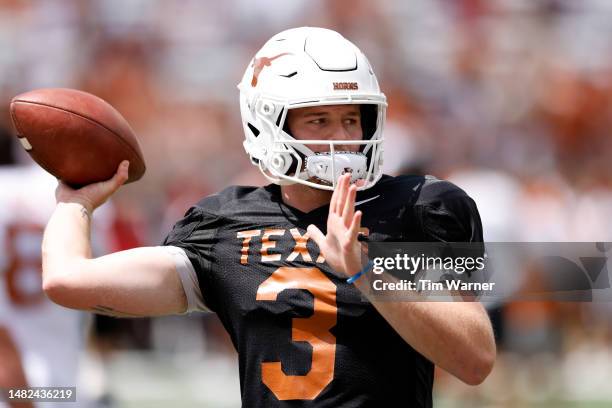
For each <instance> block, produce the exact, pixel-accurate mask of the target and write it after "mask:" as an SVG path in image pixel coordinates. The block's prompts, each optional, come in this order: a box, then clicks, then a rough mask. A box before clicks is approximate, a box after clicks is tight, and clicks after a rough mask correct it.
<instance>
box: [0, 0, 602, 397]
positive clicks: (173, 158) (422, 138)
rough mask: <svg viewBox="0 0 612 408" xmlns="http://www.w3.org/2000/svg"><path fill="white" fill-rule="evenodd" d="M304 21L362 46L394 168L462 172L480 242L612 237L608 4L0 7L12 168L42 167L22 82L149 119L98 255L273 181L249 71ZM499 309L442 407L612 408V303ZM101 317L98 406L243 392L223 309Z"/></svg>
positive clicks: (93, 373)
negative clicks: (198, 206)
mask: <svg viewBox="0 0 612 408" xmlns="http://www.w3.org/2000/svg"><path fill="white" fill-rule="evenodd" d="M302 25H312V26H320V27H326V28H331V29H335V30H337V31H339V32H341V33H342V34H343V35H344V36H346V37H347V38H349V39H350V40H351V41H353V42H354V43H355V44H357V45H358V46H359V47H360V48H361V49H362V50H363V51H364V52H365V53H366V55H368V57H369V59H370V61H371V63H372V65H373V67H374V70H375V72H376V73H377V75H378V79H379V82H380V84H381V87H382V89H383V91H384V92H385V93H386V95H387V97H388V99H389V109H388V118H387V127H386V130H385V139H386V141H385V145H386V146H385V154H386V156H385V171H386V173H388V174H400V173H415V174H424V173H427V174H433V175H435V176H437V177H440V178H448V179H450V180H452V181H454V182H455V183H456V184H458V185H459V186H460V187H462V188H463V189H464V190H466V191H467V192H468V194H470V195H471V196H472V197H473V198H474V199H475V200H476V202H477V204H478V206H479V209H480V212H481V216H482V219H483V225H484V228H485V240H487V241H598V240H599V241H612V216H611V215H612V163H611V158H612V138H611V137H610V135H609V132H610V129H611V128H612V103H611V102H612V2H610V1H607V0H581V1H573V0H488V1H487V0H411V1H401V0H397V1H393V0H383V1H376V2H374V1H368V0H351V1H349V0H345V1H343V0H334V1H332V0H329V1H325V0H293V1H275V0H260V1H249V0H224V1H196V0H183V1H172V0H99V1H94V0H87V1H77V0H39V1H33V0H32V1H26V0H0V101H1V102H0V134H1V135H0V140H2V147H1V149H0V154H1V157H2V162H3V163H4V164H5V165H6V166H3V167H4V168H5V169H6V168H8V167H9V164H10V163H11V162H16V163H17V166H22V167H23V166H26V165H29V163H31V160H30V159H29V157H27V155H25V154H24V153H23V152H22V151H21V147H17V146H14V145H11V144H10V143H9V142H10V141H12V138H11V137H12V136H11V135H12V134H13V129H12V127H11V124H10V120H9V117H8V103H9V101H10V99H11V98H12V97H13V96H14V95H16V94H18V93H21V92H25V91H28V90H31V89H34V88H40V87H70V88H78V89H82V90H85V91H88V92H91V93H93V94H96V95H98V96H100V97H102V98H103V99H105V100H107V101H108V102H109V103H111V104H112V105H113V106H115V107H116V108H117V109H118V110H119V111H120V112H121V113H122V114H123V115H124V116H125V117H126V119H127V120H128V121H129V122H130V124H131V125H132V127H133V128H134V130H135V131H136V134H137V135H138V136H139V138H140V142H141V146H142V149H143V152H144V155H145V158H146V160H147V164H148V169H147V174H146V175H145V177H144V178H143V179H142V180H141V181H140V182H138V183H135V184H131V185H129V187H127V188H124V189H122V190H121V191H120V192H119V194H117V195H116V196H115V199H114V201H113V203H112V204H111V205H110V206H109V208H108V210H107V216H106V217H105V220H106V221H104V222H105V227H104V228H103V229H102V230H99V231H104V232H103V233H102V232H99V233H98V239H99V240H100V241H103V244H102V245H101V248H102V249H101V250H100V251H101V252H104V251H116V250H121V249H127V248H131V247H134V246H143V245H158V244H159V243H160V242H161V241H162V239H163V238H164V236H165V234H166V233H167V232H168V231H169V229H170V228H171V226H172V225H173V224H174V222H175V221H176V220H178V219H179V218H180V217H181V216H182V215H183V213H184V212H185V211H186V209H187V208H189V206H190V205H192V204H193V203H195V202H196V201H197V200H199V199H200V198H201V197H203V196H204V195H207V194H210V193H213V192H215V191H217V190H219V189H221V188H223V187H225V186H227V185H230V184H252V185H258V184H264V180H263V179H262V177H260V175H259V172H258V170H257V169H256V168H255V167H253V166H251V165H250V163H249V161H248V160H247V157H246V155H245V153H244V150H243V148H242V140H243V134H242V128H241V124H240V113H239V107H238V90H237V89H236V84H237V83H238V81H239V80H240V78H241V76H242V73H243V72H244V69H245V68H246V66H247V64H248V63H249V61H250V59H251V58H252V56H253V55H254V53H255V52H256V51H257V50H258V49H259V47H261V45H263V43H264V42H265V41H266V40H267V39H268V38H269V37H271V36H272V35H273V34H275V33H277V32H279V31H281V30H284V29H287V28H290V27H295V26H302ZM14 166H15V165H13V167H14ZM0 168H2V167H0ZM15 188H17V189H19V188H21V189H23V190H27V189H28V188H29V187H28V184H27V183H23V182H22V183H21V185H18V186H17V187H15ZM0 189H3V190H7V186H6V185H0ZM12 192H14V190H13V191H12ZM50 194H52V193H50ZM0 212H2V213H3V218H5V219H10V218H11V216H12V213H11V212H10V211H9V209H8V208H7V207H0ZM0 256H1V255H0ZM1 265H2V263H1V262H0V266H1ZM489 306H490V311H491V316H492V318H493V321H494V323H495V329H496V335H497V338H498V348H499V357H498V361H497V364H496V366H495V369H494V371H493V373H492V374H491V376H490V377H489V378H488V379H487V380H486V381H485V383H483V384H482V385H480V386H478V387H469V386H465V385H462V384H461V383H460V382H459V381H457V380H455V379H453V378H451V377H450V376H449V375H447V374H446V373H444V372H442V371H441V370H438V372H437V374H436V376H437V377H436V383H435V389H434V391H435V400H436V401H435V406H437V407H607V406H612V387H611V386H610V384H612V347H611V346H612V305H610V304H608V303H553V302H520V303H509V304H503V305H489ZM21 307H25V308H28V307H35V306H31V305H25V306H23V305H22V306H21ZM90 327H91V335H89V337H88V340H87V342H86V344H85V345H84V346H83V347H82V350H81V351H80V354H79V358H80V360H79V361H80V363H79V364H80V370H79V371H78V373H77V376H78V387H79V393H80V394H79V395H82V396H83V397H85V396H87V399H88V400H89V402H88V404H90V406H93V407H102V406H118V407H158V406H159V407H162V406H164V407H165V406H170V405H172V406H202V407H236V406H239V405H240V395H239V386H238V369H237V358H236V354H235V352H234V351H233V348H232V346H231V344H230V342H229V337H228V336H227V335H226V334H225V332H224V330H223V328H222V327H221V325H220V324H219V322H218V320H217V318H216V317H215V316H214V315H202V314H192V315H190V316H188V317H185V316H183V317H169V318H163V319H140V320H121V319H110V318H102V317H95V318H94V319H93V321H92V322H90ZM47 335H50V334H42V336H43V337H44V336H47ZM26 360H27V359H26ZM52 370H60V371H61V370H62V367H61V366H55V367H53V368H52ZM26 371H27V370H26ZM28 375H30V374H28ZM88 406H89V405H88Z"/></svg>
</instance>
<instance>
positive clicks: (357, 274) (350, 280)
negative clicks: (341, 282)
mask: <svg viewBox="0 0 612 408" xmlns="http://www.w3.org/2000/svg"><path fill="white" fill-rule="evenodd" d="M371 267H372V260H369V261H368V263H367V264H366V265H365V266H364V267H363V269H362V270H360V271H359V272H357V273H356V274H354V275H353V276H351V277H350V278H348V279H347V280H346V283H353V282H355V281H356V280H357V279H359V278H361V275H363V274H364V273H366V272H367V271H368V270H369V269H370V268H371Z"/></svg>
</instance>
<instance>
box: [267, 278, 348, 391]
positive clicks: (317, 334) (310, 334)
mask: <svg viewBox="0 0 612 408" xmlns="http://www.w3.org/2000/svg"><path fill="white" fill-rule="evenodd" d="M285 289H305V290H307V291H309V292H310V293H312V295H313V297H314V307H313V309H314V310H313V314H312V316H310V317H296V318H293V319H292V324H291V327H292V328H291V333H292V335H291V339H292V340H293V341H305V342H308V343H309V344H310V345H311V346H312V365H311V368H310V371H309V372H308V374H306V375H287V374H285V373H284V372H283V370H282V369H281V362H280V361H274V362H264V363H262V364H261V375H262V380H263V383H264V384H266V386H267V387H268V388H269V389H270V390H271V391H272V392H273V393H274V395H275V396H276V398H278V399H279V400H312V399H315V398H316V396H317V395H319V394H320V393H321V391H323V389H324V388H325V387H326V386H327V385H328V384H329V383H330V382H331V381H332V379H333V378H334V364H335V356H336V337H335V336H334V335H333V334H332V333H331V332H330V330H331V329H332V328H333V327H334V326H335V325H336V321H337V317H338V314H337V312H338V308H337V306H336V285H335V284H334V283H333V282H332V281H331V280H330V279H329V278H328V277H327V276H325V275H324V274H323V272H321V270H320V269H318V268H292V267H281V268H278V269H277V270H276V271H274V273H272V275H270V277H269V278H268V279H266V280H265V281H264V282H263V283H262V284H261V285H259V288H258V289H257V300H262V301H274V300H276V299H277V297H278V295H279V293H281V292H282V291H283V290H285Z"/></svg>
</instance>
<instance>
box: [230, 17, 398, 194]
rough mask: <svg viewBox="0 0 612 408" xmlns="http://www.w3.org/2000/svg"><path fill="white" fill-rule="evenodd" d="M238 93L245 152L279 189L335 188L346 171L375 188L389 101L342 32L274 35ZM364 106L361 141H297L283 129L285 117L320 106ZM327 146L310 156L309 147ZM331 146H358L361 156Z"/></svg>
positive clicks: (303, 30)
mask: <svg viewBox="0 0 612 408" xmlns="http://www.w3.org/2000/svg"><path fill="white" fill-rule="evenodd" d="M238 89H239V90H240V113H241V116H242V125H243V127H244V134H245V140H244V148H245V150H246V152H247V153H248V154H249V157H250V158H251V162H252V163H253V164H254V165H256V166H258V167H259V169H260V170H261V172H262V173H263V174H264V176H266V177H267V178H268V179H269V180H270V181H272V182H274V183H276V184H293V183H301V184H305V185H308V186H311V187H316V188H320V189H324V190H333V189H334V187H335V185H336V181H337V179H338V177H339V176H340V175H342V174H344V173H346V172H350V173H351V174H352V178H351V181H352V182H355V181H357V180H359V179H361V180H364V181H365V182H364V184H363V185H362V186H361V187H359V189H367V188H369V187H371V186H373V185H374V184H375V183H376V182H377V181H378V180H379V179H380V177H381V176H382V154H383V146H382V143H383V135H382V131H383V126H384V122H385V113H386V106H387V99H386V97H385V95H384V94H383V93H382V92H381V91H380V88H379V86H378V81H377V80H376V76H375V75H374V72H373V70H372V67H371V66H370V63H369V62H368V60H367V58H366V56H365V55H364V54H363V53H362V52H361V51H360V50H359V49H358V48H357V47H356V46H355V45H354V44H353V43H351V42H350V41H348V40H347V39H345V38H344V37H342V35H340V34H339V33H337V32H335V31H332V30H327V29H323V28H314V27H301V28H294V29H290V30H286V31H283V32H281V33H279V34H276V35H275V36H274V37H272V38H271V39H270V40H268V42H266V43H265V44H264V46H263V47H262V48H261V50H259V52H257V54H256V55H255V57H254V58H253V60H251V62H250V63H249V65H248V67H247V69H246V71H245V73H244V76H243V78H242V81H241V82H240V83H239V84H238ZM341 104H357V105H361V108H360V109H361V113H362V115H361V116H362V119H361V122H362V128H363V140H296V139H294V138H293V137H292V136H291V135H290V134H289V133H287V132H286V131H285V130H283V128H284V126H285V119H286V117H287V111H288V110H289V109H294V108H303V107H308V106H320V105H341ZM313 144H317V145H328V146H329V152H324V153H314V152H313V151H312V150H311V149H310V148H309V147H308V145H313ZM335 145H343V146H345V145H359V146H360V149H359V152H344V151H336V150H335V149H334V146H335Z"/></svg>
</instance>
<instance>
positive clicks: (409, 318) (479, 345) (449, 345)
mask: <svg viewBox="0 0 612 408" xmlns="http://www.w3.org/2000/svg"><path fill="white" fill-rule="evenodd" d="M356 283H357V282H356ZM367 285H368V282H367V280H365V279H363V280H360V281H358V288H359V289H360V290H361V291H362V292H363V293H364V294H365V293H368V289H367ZM369 297H370V301H371V303H372V305H373V306H374V307H375V308H376V309H377V310H378V312H379V313H380V314H381V315H382V316H383V317H384V318H385V320H387V322H389V324H390V325H391V326H392V327H393V328H394V329H395V331H397V333H398V334H399V335H400V336H402V338H403V339H404V340H405V341H406V342H407V343H408V344H410V345H411V346H412V347H413V348H414V349H415V350H417V351H418V352H419V353H421V354H422V355H424V356H425V357H427V358H428V359H429V360H430V361H432V362H433V363H434V364H436V365H437V366H439V367H441V368H443V369H445V370H446V371H448V372H450V373H451V374H453V375H455V376H456V377H457V378H459V379H461V380H462V381H464V382H466V383H468V384H472V385H476V384H480V383H481V382H482V381H484V379H485V378H486V377H487V375H488V374H489V373H490V371H491V369H492V368H493V363H494V361H495V354H496V347H495V340H494V337H493V330H492V328H491V324H490V321H489V318H488V316H487V315H486V312H485V311H484V309H483V308H482V306H481V305H480V304H479V303H474V302H455V303H448V302H425V301H423V302H399V301H398V302H392V301H380V300H376V299H373V298H372V297H371V296H369Z"/></svg>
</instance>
